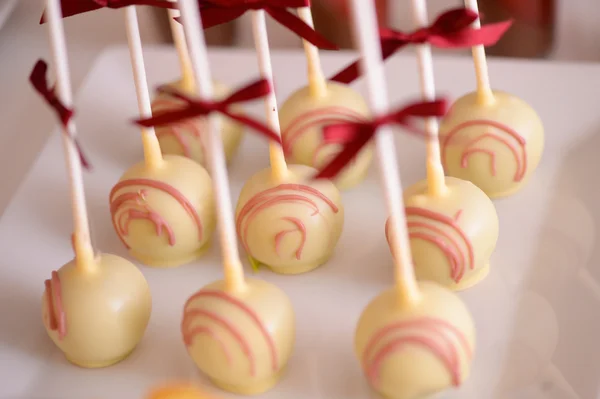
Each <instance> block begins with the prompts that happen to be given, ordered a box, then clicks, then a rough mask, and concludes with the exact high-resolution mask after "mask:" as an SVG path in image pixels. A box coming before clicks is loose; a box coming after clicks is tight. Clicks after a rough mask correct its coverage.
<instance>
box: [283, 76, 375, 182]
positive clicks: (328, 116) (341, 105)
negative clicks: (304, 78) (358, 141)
mask: <svg viewBox="0 0 600 399" xmlns="http://www.w3.org/2000/svg"><path fill="white" fill-rule="evenodd" d="M368 117H369V110H368V107H367V104H366V103H365V101H364V99H363V98H362V96H361V95H360V94H359V93H358V92H356V91H355V90H354V89H352V88H350V87H349V86H346V85H342V84H339V83H335V82H328V83H327V86H326V91H325V93H324V95H323V96H320V97H315V96H313V95H311V93H310V88H309V87H304V88H302V89H300V90H298V91H296V92H295V93H293V94H292V95H291V96H290V97H289V98H288V99H287V100H286V101H285V103H284V104H283V105H282V106H281V109H280V112H279V119H280V123H281V138H282V140H283V146H284V151H285V153H286V158H287V160H288V161H289V162H290V163H296V164H302V165H307V166H311V167H313V168H317V169H319V168H321V167H322V166H324V165H325V164H326V163H327V162H328V161H329V160H331V158H332V157H333V156H335V155H336V154H337V153H338V152H339V146H338V145H337V144H328V143H325V142H324V141H323V132H322V129H323V127H324V126H326V125H331V124H335V123H340V122H346V121H354V122H358V121H362V120H364V119H366V118H368ZM372 159H373V148H372V147H371V146H369V147H366V148H364V149H363V150H362V151H361V152H360V153H359V154H358V155H357V156H356V157H355V158H354V159H353V162H352V163H351V164H349V165H348V166H347V167H346V168H344V170H343V171H342V172H341V173H340V174H339V175H338V177H336V179H335V180H334V182H335V184H336V185H337V186H338V188H340V189H348V188H351V187H354V186H356V185H357V184H359V183H360V182H362V181H363V180H364V178H365V177H366V174H367V172H368V169H369V166H370V165H371V161H372Z"/></svg>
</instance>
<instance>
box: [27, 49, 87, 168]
mask: <svg viewBox="0 0 600 399" xmlns="http://www.w3.org/2000/svg"><path fill="white" fill-rule="evenodd" d="M47 73H48V64H46V62H45V61H44V60H38V62H37V63H36V64H35V66H34V67H33V70H32V71H31V74H30V75H29V81H30V82H31V84H32V85H33V87H34V88H35V90H36V91H37V92H38V93H39V94H41V96H42V97H43V98H44V100H46V102H47V103H48V105H50V107H51V108H52V109H54V111H55V112H56V114H57V115H58V119H59V120H60V123H61V124H62V126H63V128H64V129H63V131H64V134H67V135H69V131H68V130H67V125H68V124H69V121H70V120H71V118H72V117H73V114H74V111H73V110H72V109H69V108H67V107H66V106H65V105H64V104H63V103H61V102H60V100H59V98H58V97H57V96H56V92H55V88H54V86H52V87H50V86H49V85H48V80H47V78H46V76H47ZM69 138H71V140H73V143H74V144H75V148H76V149H77V152H78V154H79V159H80V160H81V164H82V165H83V167H84V168H85V169H88V170H89V169H91V165H90V163H89V162H88V160H87V158H86V157H85V156H84V154H83V151H82V149H81V146H80V145H79V143H78V142H77V140H76V139H75V138H74V137H72V136H70V135H69Z"/></svg>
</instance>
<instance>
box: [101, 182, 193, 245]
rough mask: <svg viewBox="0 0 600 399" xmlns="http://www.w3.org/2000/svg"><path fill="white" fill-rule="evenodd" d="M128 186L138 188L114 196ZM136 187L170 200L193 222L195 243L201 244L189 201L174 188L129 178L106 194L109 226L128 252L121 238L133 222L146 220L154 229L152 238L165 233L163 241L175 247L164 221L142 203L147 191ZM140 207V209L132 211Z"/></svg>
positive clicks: (172, 235)
mask: <svg viewBox="0 0 600 399" xmlns="http://www.w3.org/2000/svg"><path fill="white" fill-rule="evenodd" d="M130 187H138V190H136V191H134V192H125V193H122V194H120V195H118V196H117V192H119V191H120V190H123V189H128V188H130ZM139 187H148V188H154V189H156V190H159V191H162V192H164V193H165V194H168V195H170V196H171V197H173V198H174V199H175V200H176V201H177V202H178V203H179V204H180V205H181V206H182V207H183V209H185V211H186V212H187V213H188V214H189V215H190V217H191V218H192V219H193V220H194V223H195V224H196V226H197V227H198V240H199V241H202V236H203V228H202V221H201V220H200V216H199V215H198V213H197V212H196V210H195V209H194V206H193V205H192V204H191V203H190V202H189V200H188V199H187V198H186V197H185V196H184V195H183V194H181V193H180V192H179V191H178V190H177V189H175V188H174V187H172V186H170V185H168V184H166V183H163V182H160V181H156V180H150V179H130V180H124V181H121V182H119V183H117V185H116V186H114V187H113V189H112V191H111V192H110V197H109V198H110V213H111V216H112V222H113V226H114V228H115V231H116V232H117V235H118V236H119V238H120V239H121V241H122V242H123V244H124V245H125V246H126V247H127V248H128V249H129V245H128V244H127V242H126V240H125V238H126V237H127V236H128V234H129V224H130V223H131V222H132V221H135V220H140V219H142V220H148V221H150V222H151V223H152V224H153V225H154V226H155V229H156V235H157V236H160V235H161V234H162V233H163V231H164V232H166V234H167V240H168V242H169V245H170V246H173V245H175V242H176V240H175V233H174V232H173V229H172V228H171V226H170V225H169V223H168V222H167V220H166V219H165V218H164V217H163V216H161V215H160V214H159V213H158V212H156V211H155V210H153V209H152V208H151V207H150V206H149V205H148V203H147V202H146V197H147V196H148V195H149V194H150V192H149V190H148V189H139ZM136 208H141V209H136Z"/></svg>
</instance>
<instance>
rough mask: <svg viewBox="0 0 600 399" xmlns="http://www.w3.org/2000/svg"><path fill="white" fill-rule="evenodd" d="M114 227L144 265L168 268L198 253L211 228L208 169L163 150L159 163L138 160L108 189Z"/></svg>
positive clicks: (207, 241)
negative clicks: (151, 163)
mask: <svg viewBox="0 0 600 399" xmlns="http://www.w3.org/2000/svg"><path fill="white" fill-rule="evenodd" d="M109 201H110V212H111V217H112V221H113V226H114V228H115V231H116V232H117V234H118V235H119V238H120V239H121V241H122V242H123V244H124V245H125V246H126V247H127V249H128V250H129V252H130V254H131V256H133V257H134V258H136V259H137V260H139V261H140V262H142V263H143V264H145V265H147V266H157V267H172V266H179V265H182V264H185V263H188V262H191V261H193V260H195V259H197V258H198V257H200V256H201V255H202V254H203V253H204V252H205V251H206V249H207V248H208V246H209V245H210V240H211V237H212V234H213V232H214V229H215V211H214V206H215V204H214V197H213V189H212V186H211V179H210V176H209V175H208V172H207V171H206V170H205V169H204V168H203V167H202V166H200V165H198V164H197V163H195V162H194V161H192V160H190V159H187V158H184V157H181V156H177V155H165V156H164V157H163V159H162V160H161V161H160V164H159V166H157V167H149V166H148V164H147V162H146V161H144V162H140V163H138V164H136V165H134V166H133V167H131V168H130V169H129V170H128V171H127V172H125V174H123V176H121V178H120V179H119V182H118V183H117V184H116V185H115V186H114V187H113V189H112V190H111V192H110V199H109Z"/></svg>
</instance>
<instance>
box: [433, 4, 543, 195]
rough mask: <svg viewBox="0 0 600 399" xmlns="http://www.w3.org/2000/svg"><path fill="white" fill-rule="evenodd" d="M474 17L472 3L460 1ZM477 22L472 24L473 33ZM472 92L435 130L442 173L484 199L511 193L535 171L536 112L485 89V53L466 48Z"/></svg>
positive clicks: (539, 132) (539, 138) (538, 146)
mask: <svg viewBox="0 0 600 399" xmlns="http://www.w3.org/2000/svg"><path fill="white" fill-rule="evenodd" d="M465 5H466V7H467V8H469V9H471V10H472V11H474V12H475V13H477V12H478V6H477V0H465ZM480 25H481V22H480V21H479V19H477V20H475V22H474V23H473V27H474V28H479V27H480ZM472 53H473V61H474V64H475V75H476V78H477V91H476V92H474V93H469V94H467V95H465V96H463V97H461V98H459V99H458V100H457V101H456V103H455V104H454V105H453V106H452V108H451V111H450V112H449V113H448V115H446V117H445V118H444V119H443V121H442V123H441V126H440V133H441V134H443V136H444V138H443V140H442V147H441V151H442V162H443V165H444V169H445V171H446V174H447V175H449V176H454V177H458V178H461V179H465V180H469V181H471V182H473V183H474V184H475V185H477V186H478V187H479V188H481V189H482V190H483V191H484V192H485V193H486V194H487V195H488V196H489V197H491V198H497V197H505V196H508V195H511V194H514V193H515V192H516V191H518V190H519V189H520V188H521V187H523V185H524V184H525V183H526V182H527V181H528V180H529V178H530V177H531V175H532V174H533V172H534V171H535V169H536V168H537V166H538V164H539V162H540V159H541V157H542V152H543V149H544V128H543V126H542V121H541V120H540V118H539V116H538V115H537V114H536V112H535V111H534V110H533V108H531V107H530V106H529V105H528V104H527V103H526V102H525V101H523V100H521V99H519V98H518V97H516V96H514V95H511V94H508V93H505V92H501V91H492V89H491V88H490V81H489V74H488V68H487V61H486V57H485V48H484V46H483V45H479V46H474V47H473V48H472Z"/></svg>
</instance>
